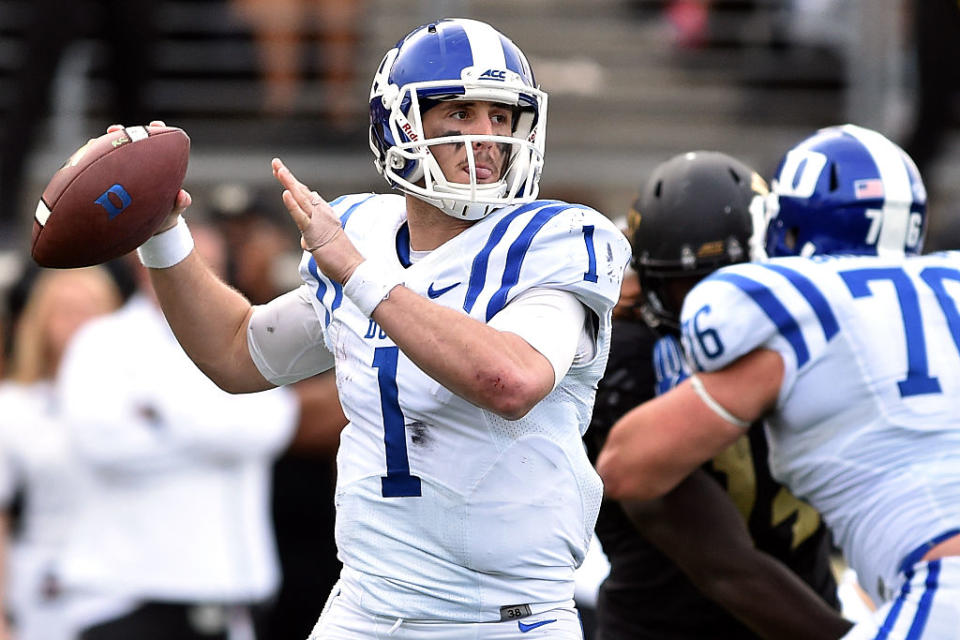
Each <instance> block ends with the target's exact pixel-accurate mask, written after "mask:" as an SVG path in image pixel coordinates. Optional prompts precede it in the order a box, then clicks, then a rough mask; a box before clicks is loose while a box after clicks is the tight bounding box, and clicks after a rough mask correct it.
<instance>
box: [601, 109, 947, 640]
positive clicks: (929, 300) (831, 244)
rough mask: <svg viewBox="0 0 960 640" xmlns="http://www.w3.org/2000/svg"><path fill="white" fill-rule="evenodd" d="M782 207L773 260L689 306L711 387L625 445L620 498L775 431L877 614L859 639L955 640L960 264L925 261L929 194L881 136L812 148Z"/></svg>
mask: <svg viewBox="0 0 960 640" xmlns="http://www.w3.org/2000/svg"><path fill="white" fill-rule="evenodd" d="M773 198H774V199H773V202H772V205H773V206H774V207H775V212H774V213H773V215H772V217H771V218H770V220H769V223H768V226H767V253H768V254H769V255H770V256H772V259H771V260H769V262H766V263H759V264H757V263H755V264H740V265H735V266H732V267H726V268H723V269H720V270H719V271H716V272H715V273H714V274H713V275H711V276H710V277H708V278H706V279H705V280H703V281H701V282H700V283H699V284H698V285H697V286H696V287H694V289H693V290H692V291H691V292H690V293H689V294H688V295H687V296H686V298H685V299H684V302H683V311H682V315H681V321H682V328H683V338H684V347H685V351H686V354H687V357H688V358H689V359H690V360H691V363H692V365H693V367H694V369H695V370H697V371H698V373H696V374H695V375H693V376H691V377H690V378H689V379H688V380H687V381H685V382H683V383H681V384H680V385H678V386H677V387H676V388H675V389H674V390H672V391H670V392H668V393H666V394H664V395H663V396H661V397H659V398H657V399H655V400H652V401H650V402H648V403H645V404H644V405H641V406H640V407H638V408H636V409H634V410H633V411H632V412H630V413H628V414H627V415H626V416H624V418H623V419H622V420H621V421H620V422H618V424H616V425H615V426H614V428H613V429H612V430H611V433H610V437H609V438H608V440H607V446H606V449H605V450H604V451H603V452H602V453H601V455H600V457H599V460H598V469H599V471H600V474H601V477H603V479H604V482H605V487H606V490H607V492H608V494H609V495H611V496H614V497H618V498H624V497H637V498H650V497H653V496H656V495H658V494H661V493H663V492H664V491H667V490H668V489H669V488H670V487H672V486H673V485H674V484H675V483H676V482H677V481H678V480H680V479H681V478H683V477H684V476H686V474H687V473H688V472H689V471H690V470H691V469H692V468H694V467H695V466H697V465H698V464H700V463H701V462H702V461H703V460H705V459H708V458H710V457H711V456H713V455H714V454H715V453H716V452H718V451H719V450H721V449H723V448H724V447H726V446H727V445H729V443H731V442H733V441H734V440H735V439H737V438H738V437H739V436H740V435H742V433H743V430H744V429H745V428H746V427H747V426H748V425H749V423H750V422H752V421H754V420H755V419H758V418H761V417H762V418H764V419H765V426H766V430H767V436H768V438H769V441H770V467H771V470H772V472H773V474H774V476H775V477H776V478H777V479H778V480H780V481H781V482H784V483H785V484H786V485H787V486H789V487H790V489H791V490H792V491H793V493H794V494H795V495H797V496H798V497H803V498H804V499H806V500H808V501H809V502H810V504H811V505H812V506H814V507H815V508H816V509H817V510H819V511H820V513H821V514H822V516H823V518H824V520H825V522H826V523H827V525H828V526H829V527H830V528H831V530H832V531H833V534H834V537H835V540H836V542H837V543H838V544H839V546H840V547H841V549H842V551H843V554H844V557H845V559H846V560H847V561H848V562H849V563H850V565H851V566H852V567H853V568H854V570H855V571H856V572H857V575H858V576H859V578H860V580H861V582H862V583H863V586H864V587H865V588H866V589H867V591H868V592H869V593H870V595H871V596H872V597H873V599H874V600H875V602H877V603H878V604H879V605H880V607H879V608H878V610H877V611H876V613H875V614H874V617H873V618H872V619H870V620H867V621H864V622H861V623H859V624H857V625H856V626H855V627H854V628H853V629H852V630H851V631H850V632H849V633H848V634H847V635H845V636H844V638H850V639H857V640H859V639H865V638H878V639H880V638H889V639H895V638H911V639H913V638H917V639H919V638H936V639H938V640H943V639H956V638H960V557H958V556H960V313H958V306H957V304H958V301H960V253H956V252H945V253H937V254H931V255H926V256H921V255H919V253H920V250H921V245H922V239H923V231H924V219H925V208H926V193H925V191H924V187H923V183H922V181H921V179H920V175H919V173H918V172H917V170H916V167H915V165H914V164H913V162H912V161H911V160H910V158H909V157H908V156H907V155H906V154H905V153H904V152H903V151H902V150H901V149H900V148H899V147H897V146H896V145H894V144H893V143H892V142H890V141H889V140H887V139H886V138H884V137H883V136H882V135H880V134H878V133H876V132H874V131H870V130H866V129H863V128H860V127H856V126H851V125H846V126H841V127H831V128H828V129H823V130H821V131H819V132H817V133H816V134H815V135H813V136H811V137H809V138H807V139H806V140H804V141H802V142H801V143H800V144H798V145H797V146H796V147H794V148H793V149H791V150H790V151H789V152H788V153H787V154H786V155H785V156H784V158H783V160H782V161H781V164H780V167H779V169H778V171H777V175H776V179H775V181H774V183H773ZM786 256H789V257H786Z"/></svg>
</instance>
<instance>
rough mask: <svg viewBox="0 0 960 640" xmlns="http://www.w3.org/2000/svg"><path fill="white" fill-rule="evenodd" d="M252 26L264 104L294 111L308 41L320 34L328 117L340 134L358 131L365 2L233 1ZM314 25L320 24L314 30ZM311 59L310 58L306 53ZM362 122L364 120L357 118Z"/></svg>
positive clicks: (284, 112) (276, 110)
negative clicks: (359, 44)
mask: <svg viewBox="0 0 960 640" xmlns="http://www.w3.org/2000/svg"><path fill="white" fill-rule="evenodd" d="M233 5H234V7H235V9H236V11H237V12H238V13H239V14H240V15H241V16H242V17H243V18H244V19H245V20H246V21H247V22H248V24H249V25H250V27H251V28H252V29H253V35H254V39H255V42H256V44H257V50H258V57H259V60H260V67H261V73H262V77H263V81H264V85H265V92H264V101H263V108H264V110H265V111H266V112H267V113H268V114H271V115H278V116H284V115H287V114H289V113H290V112H291V111H293V110H294V108H295V106H296V103H297V101H298V99H299V98H300V88H301V81H302V78H303V77H304V75H305V73H306V71H305V68H304V67H305V65H304V59H305V55H304V47H303V43H304V41H309V40H311V39H312V37H313V35H314V34H317V37H318V39H319V51H320V65H319V68H320V69H322V76H323V80H324V84H325V87H326V88H325V91H324V95H323V97H322V99H323V101H324V105H325V110H326V113H325V114H324V119H325V120H326V121H328V122H329V123H330V125H331V126H332V127H333V130H334V131H333V133H336V132H338V131H339V132H344V133H349V132H355V131H356V129H357V126H356V125H357V124H358V122H357V118H356V117H355V114H357V113H358V112H357V111H356V110H355V109H354V108H353V107H354V105H355V104H356V102H355V99H354V98H355V96H354V92H353V80H354V73H355V67H356V49H357V42H358V40H359V29H360V17H361V16H362V15H363V7H364V3H363V2H362V1H361V0H233ZM311 25H316V26H315V28H311ZM308 58H309V57H308ZM359 124H363V120H361V121H360V122H359Z"/></svg>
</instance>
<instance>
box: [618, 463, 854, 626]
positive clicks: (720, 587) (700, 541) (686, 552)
mask: <svg viewBox="0 0 960 640" xmlns="http://www.w3.org/2000/svg"><path fill="white" fill-rule="evenodd" d="M621 507H622V508H623V510H624V512H625V513H626V514H627V516H628V517H629V518H630V520H631V521H632V522H633V524H634V526H636V528H637V530H638V531H639V532H640V533H641V534H642V535H643V536H644V537H645V538H647V539H648V540H649V541H650V542H651V543H652V544H653V545H654V546H656V547H657V548H658V549H660V551H662V552H663V553H664V554H665V555H666V556H667V557H669V558H670V559H671V560H672V561H673V562H674V563H675V564H676V565H677V566H678V567H679V568H680V569H681V570H682V571H683V572H684V574H685V575H686V576H687V577H688V578H689V579H690V581H691V582H692V583H693V584H694V585H695V586H696V587H697V588H698V589H699V590H700V591H701V592H702V593H703V594H704V596H705V597H707V598H710V599H711V600H713V601H714V602H716V603H717V604H719V605H720V606H722V607H723V608H724V609H726V610H727V611H728V612H730V614H731V615H734V616H736V617H737V618H738V619H739V620H740V621H741V622H743V623H744V624H745V625H747V626H749V627H750V628H751V629H753V630H754V631H755V632H756V633H757V634H758V635H760V636H761V637H763V638H769V639H771V640H792V639H794V638H796V639H798V640H799V639H801V638H802V639H810V640H820V639H823V640H827V639H833V638H839V637H840V636H841V635H843V632H844V631H845V630H846V628H847V627H848V626H849V623H847V622H846V621H845V620H843V619H842V618H841V617H840V615H839V614H838V613H837V612H836V611H834V610H833V609H831V608H830V607H829V606H827V605H826V603H824V602H823V600H822V599H821V598H820V597H819V596H817V594H816V593H814V592H813V590H812V589H810V588H809V587H808V586H807V585H806V584H805V583H804V582H802V581H801V580H800V579H799V578H797V577H796V576H795V575H794V574H793V573H792V572H791V571H790V570H789V569H787V568H786V566H784V565H783V564H781V563H780V562H778V561H777V560H776V559H775V558H773V557H772V556H770V555H768V554H766V553H764V552H762V551H760V550H759V549H757V548H756V546H755V545H754V542H753V540H752V539H751V537H750V533H749V531H748V530H747V527H746V523H745V522H744V520H743V517H742V516H741V515H740V512H739V511H738V510H737V508H736V506H735V505H734V503H733V501H732V500H731V499H730V496H729V494H727V493H726V492H725V491H724V490H723V488H722V487H721V486H720V484H719V483H718V482H716V481H715V480H714V479H712V478H710V477H709V476H708V475H707V474H706V473H704V472H703V471H702V470H700V469H698V470H696V471H694V472H693V473H692V474H691V475H690V476H688V477H687V478H685V479H684V480H683V482H681V483H680V484H679V485H678V486H677V487H676V489H674V490H673V491H671V492H670V493H668V494H667V495H665V496H663V497H662V498H660V499H658V500H654V501H643V502H638V501H624V502H621ZM707 531H708V532H710V534H709V535H710V540H709V543H705V542H704V532H707Z"/></svg>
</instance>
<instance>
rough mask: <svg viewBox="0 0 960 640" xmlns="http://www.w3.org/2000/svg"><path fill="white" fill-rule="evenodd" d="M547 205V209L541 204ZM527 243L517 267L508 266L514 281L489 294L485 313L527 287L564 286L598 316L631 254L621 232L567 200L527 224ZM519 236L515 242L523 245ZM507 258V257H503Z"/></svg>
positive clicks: (612, 297) (615, 293) (614, 295)
mask: <svg viewBox="0 0 960 640" xmlns="http://www.w3.org/2000/svg"><path fill="white" fill-rule="evenodd" d="M545 211H549V209H545ZM527 229H528V230H530V236H529V238H526V239H523V238H521V240H525V241H527V242H529V244H528V245H527V246H526V247H525V249H526V251H525V253H524V255H523V256H522V259H520V260H517V261H516V262H515V263H513V264H515V265H516V273H510V269H509V268H508V271H507V273H506V274H505V280H507V279H509V278H515V280H516V286H514V287H512V288H510V289H507V288H504V289H502V292H503V293H502V295H501V296H500V297H499V298H498V297H497V296H495V297H494V299H492V300H491V305H490V307H488V309H489V310H488V314H487V315H488V317H491V316H492V315H494V314H495V313H496V312H497V311H499V310H500V309H502V308H503V307H504V306H506V304H507V303H509V301H510V299H511V298H512V296H513V295H516V294H517V293H520V292H523V291H525V290H527V289H530V288H553V289H561V290H563V291H569V292H570V293H572V294H573V295H575V296H576V297H577V298H578V299H579V300H580V302H581V303H583V304H584V306H586V307H587V308H588V309H590V310H592V311H593V312H594V313H596V314H597V316H599V317H601V318H603V317H605V316H606V314H607V313H609V311H610V310H611V309H612V308H613V306H614V305H615V304H616V303H617V300H618V299H619V298H620V283H621V282H622V280H623V272H624V269H625V268H626V266H627V262H628V261H629V259H630V244H629V242H627V239H626V237H625V236H624V235H623V233H622V232H621V231H620V230H619V229H617V227H616V226H615V225H614V224H613V223H612V222H610V221H609V220H608V219H607V218H605V217H604V216H603V215H601V214H600V213H598V212H596V211H594V210H593V209H589V208H587V207H579V206H575V205H571V206H570V207H568V208H566V209H564V210H562V211H560V212H559V213H558V214H557V215H554V216H553V217H551V218H549V219H548V220H546V221H545V223H544V224H543V226H542V227H540V228H537V227H536V221H534V222H533V223H532V224H531V225H528V227H527ZM523 244H524V242H519V243H518V244H516V245H515V246H517V247H519V248H524V247H523ZM508 261H509V258H508Z"/></svg>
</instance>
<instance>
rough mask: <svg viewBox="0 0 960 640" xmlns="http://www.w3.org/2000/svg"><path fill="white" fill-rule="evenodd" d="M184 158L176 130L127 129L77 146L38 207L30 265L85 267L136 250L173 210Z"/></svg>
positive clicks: (184, 144)
mask: <svg viewBox="0 0 960 640" xmlns="http://www.w3.org/2000/svg"><path fill="white" fill-rule="evenodd" d="M189 156H190V138H189V137H188V136H187V134H186V133H184V132H183V130H182V129H178V128H176V127H141V126H137V127H127V128H125V129H120V130H119V131H114V132H111V133H108V134H106V135H103V136H100V137H99V138H96V139H94V140H91V141H90V142H88V143H87V144H85V145H84V146H82V147H81V148H80V149H78V150H77V151H76V152H75V153H74V154H73V155H72V156H70V159H69V160H67V163H66V164H65V165H64V166H63V167H62V168H61V169H60V170H59V171H57V172H56V173H55V174H54V175H53V177H52V178H51V179H50V182H49V183H48V184H47V186H46V188H45V189H44V190H43V195H42V196H41V198H40V202H39V203H37V211H36V215H35V217H34V223H33V239H32V242H31V250H30V254H31V255H32V256H33V259H34V261H36V263H37V264H39V265H40V266H43V267H57V268H72V267H85V266H89V265H92V264H100V263H103V262H106V261H108V260H112V259H113V258H117V257H119V256H122V255H124V254H126V253H129V252H130V251H133V250H134V249H136V248H137V247H138V246H140V245H141V244H143V243H144V242H145V241H146V240H147V239H148V238H149V237H150V236H151V235H153V233H154V231H156V229H157V227H159V226H160V224H161V223H162V222H163V220H164V219H165V218H166V216H167V215H168V214H169V213H170V212H171V211H172V210H173V205H174V203H175V202H176V199H177V193H178V192H179V191H180V187H181V185H182V184H183V179H184V176H185V175H186V173H187V161H188V159H189Z"/></svg>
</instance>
